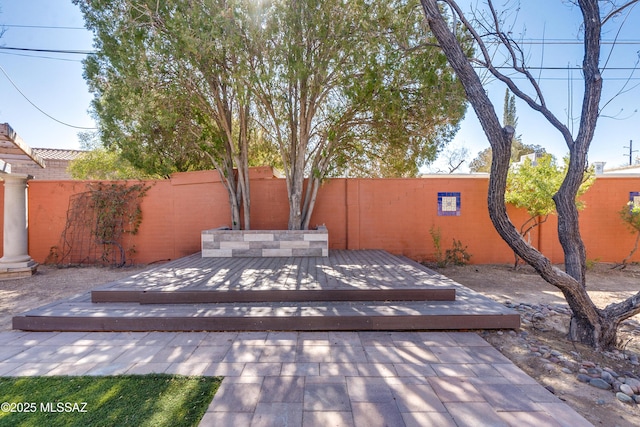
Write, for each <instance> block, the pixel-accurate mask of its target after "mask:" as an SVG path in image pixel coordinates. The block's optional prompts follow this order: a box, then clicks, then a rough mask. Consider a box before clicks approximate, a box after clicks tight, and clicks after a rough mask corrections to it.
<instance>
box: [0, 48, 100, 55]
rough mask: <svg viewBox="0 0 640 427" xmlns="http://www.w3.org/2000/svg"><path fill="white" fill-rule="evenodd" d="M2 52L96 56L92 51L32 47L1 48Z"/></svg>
mask: <svg viewBox="0 0 640 427" xmlns="http://www.w3.org/2000/svg"><path fill="white" fill-rule="evenodd" d="M0 49H2V50H18V51H23V52H44V53H64V54H69V55H95V53H96V52H94V51H92V50H70V49H36V48H31V47H9V46H0Z"/></svg>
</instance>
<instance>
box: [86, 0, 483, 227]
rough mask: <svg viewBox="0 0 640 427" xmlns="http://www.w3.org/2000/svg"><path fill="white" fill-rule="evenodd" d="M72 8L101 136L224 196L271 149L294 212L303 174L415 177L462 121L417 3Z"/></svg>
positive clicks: (177, 2) (215, 0)
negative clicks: (196, 174)
mask: <svg viewBox="0 0 640 427" xmlns="http://www.w3.org/2000/svg"><path fill="white" fill-rule="evenodd" d="M74 2H75V3H76V4H77V5H78V6H79V7H80V9H81V10H82V12H83V14H84V17H85V21H86V24H87V26H88V28H90V29H91V30H93V31H94V33H95V44H96V50H97V53H96V55H92V56H90V57H89V58H88V59H87V60H86V63H85V77H86V79H87V81H88V82H89V86H90V89H91V90H92V92H93V93H94V94H95V98H94V101H93V103H92V107H93V110H94V113H95V115H96V117H97V118H98V123H99V127H100V138H101V140H102V142H103V143H104V144H105V146H106V147H117V148H118V150H119V153H120V154H121V155H122V156H123V157H124V158H126V159H127V160H129V161H130V162H131V163H132V164H133V166H135V167H136V168H140V169H143V170H145V171H146V172H149V173H154V174H159V175H163V176H164V175H167V174H169V173H171V172H172V171H175V170H191V169H193V168H200V167H202V165H203V162H206V161H212V162H213V164H214V166H215V167H217V168H218V169H219V170H221V171H223V175H224V176H225V177H227V179H228V180H229V182H225V185H226V186H227V189H228V191H229V192H230V193H232V192H233V191H234V188H236V187H237V186H236V185H235V182H234V181H233V180H234V174H233V172H232V170H233V168H234V167H235V168H237V169H241V168H243V167H245V166H246V165H248V164H256V162H260V161H270V160H271V159H273V157H274V153H277V156H278V157H279V158H280V163H281V166H282V168H283V169H284V172H285V176H286V177H287V179H288V180H289V183H288V184H289V185H288V189H289V191H290V193H291V194H290V197H289V199H290V201H292V203H294V202H293V200H301V199H302V197H301V194H302V193H303V191H302V188H303V186H304V185H303V183H304V179H305V177H310V174H311V173H312V172H313V173H314V175H313V176H312V177H313V178H316V179H315V180H311V181H314V184H313V185H316V181H321V180H322V179H324V178H325V177H326V176H336V175H354V176H415V175H416V174H417V173H418V168H419V166H420V165H421V164H423V163H424V162H426V161H428V160H433V159H434V158H435V156H436V155H437V152H438V149H439V148H440V147H441V146H442V145H444V144H445V143H446V142H448V141H449V140H450V139H451V138H452V137H453V135H454V133H455V132H456V130H457V128H458V123H459V121H460V120H461V119H462V117H463V115H464V112H465V108H466V99H465V96H464V92H463V90H462V88H461V85H460V84H459V81H458V80H457V78H456V76H455V74H454V73H453V72H452V70H451V68H450V66H449V65H448V63H447V61H446V58H445V56H444V55H443V54H442V52H441V51H440V50H439V49H438V48H437V47H436V44H437V43H435V41H434V39H433V37H432V36H431V34H430V33H429V31H428V27H427V24H426V22H425V21H424V18H423V17H422V16H421V14H420V13H418V11H419V7H420V4H419V2H418V1H417V0H411V1H409V2H407V1H406V0H393V1H390V2H370V1H368V0H354V1H349V2H344V1H342V0H322V1H321V0H308V1H301V2H288V1H284V0H275V1H269V2H255V1H250V0H235V1H227V0H206V1H201V2H193V1H191V0H171V1H164V2H157V1H155V0H143V1H138V2H132V1H130V0H125V1H121V2H111V1H106V0H94V1H91V2H84V1H81V0H74ZM337 17H339V19H337ZM467 45H468V46H467ZM465 46H466V47H468V48H469V49H470V46H471V44H470V43H467V44H466V45H465ZM255 151H257V152H258V153H257V154H255V153H254V152H255ZM247 191H248V190H247V189H245V190H243V191H241V192H240V194H242V195H243V196H245V195H247ZM307 194H309V195H311V194H313V191H307ZM230 195H231V196H234V195H233V194H230ZM232 198H233V197H232ZM310 199H311V196H310V197H307V200H306V201H305V202H304V203H305V206H304V207H302V208H301V206H291V211H292V212H293V211H305V214H304V215H302V216H305V217H306V218H307V219H308V218H310V214H311V213H310V212H309V211H308V210H310V209H311V208H312V203H311V201H310ZM245 211H246V209H245ZM234 220H235V219H234ZM294 226H295V225H294ZM297 226H300V225H299V224H298V225H297Z"/></svg>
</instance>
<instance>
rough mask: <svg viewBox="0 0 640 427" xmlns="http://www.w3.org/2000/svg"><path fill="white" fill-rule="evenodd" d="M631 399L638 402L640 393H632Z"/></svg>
mask: <svg viewBox="0 0 640 427" xmlns="http://www.w3.org/2000/svg"><path fill="white" fill-rule="evenodd" d="M633 400H634V401H635V402H636V403H640V394H634V395H633Z"/></svg>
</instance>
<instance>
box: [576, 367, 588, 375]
mask: <svg viewBox="0 0 640 427" xmlns="http://www.w3.org/2000/svg"><path fill="white" fill-rule="evenodd" d="M578 372H579V373H581V374H585V375H587V374H588V372H587V370H586V369H584V368H580V369H579V370H578Z"/></svg>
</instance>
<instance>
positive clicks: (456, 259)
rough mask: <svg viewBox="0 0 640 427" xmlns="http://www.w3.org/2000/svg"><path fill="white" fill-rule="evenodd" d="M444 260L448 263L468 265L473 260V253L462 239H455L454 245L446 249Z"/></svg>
mask: <svg viewBox="0 0 640 427" xmlns="http://www.w3.org/2000/svg"><path fill="white" fill-rule="evenodd" d="M444 260H445V264H447V265H448V264H453V265H467V264H469V261H470V260H471V254H470V253H469V252H467V246H463V245H462V242H461V241H460V240H456V239H453V247H452V248H451V249H447V250H446V251H445V256H444Z"/></svg>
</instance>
